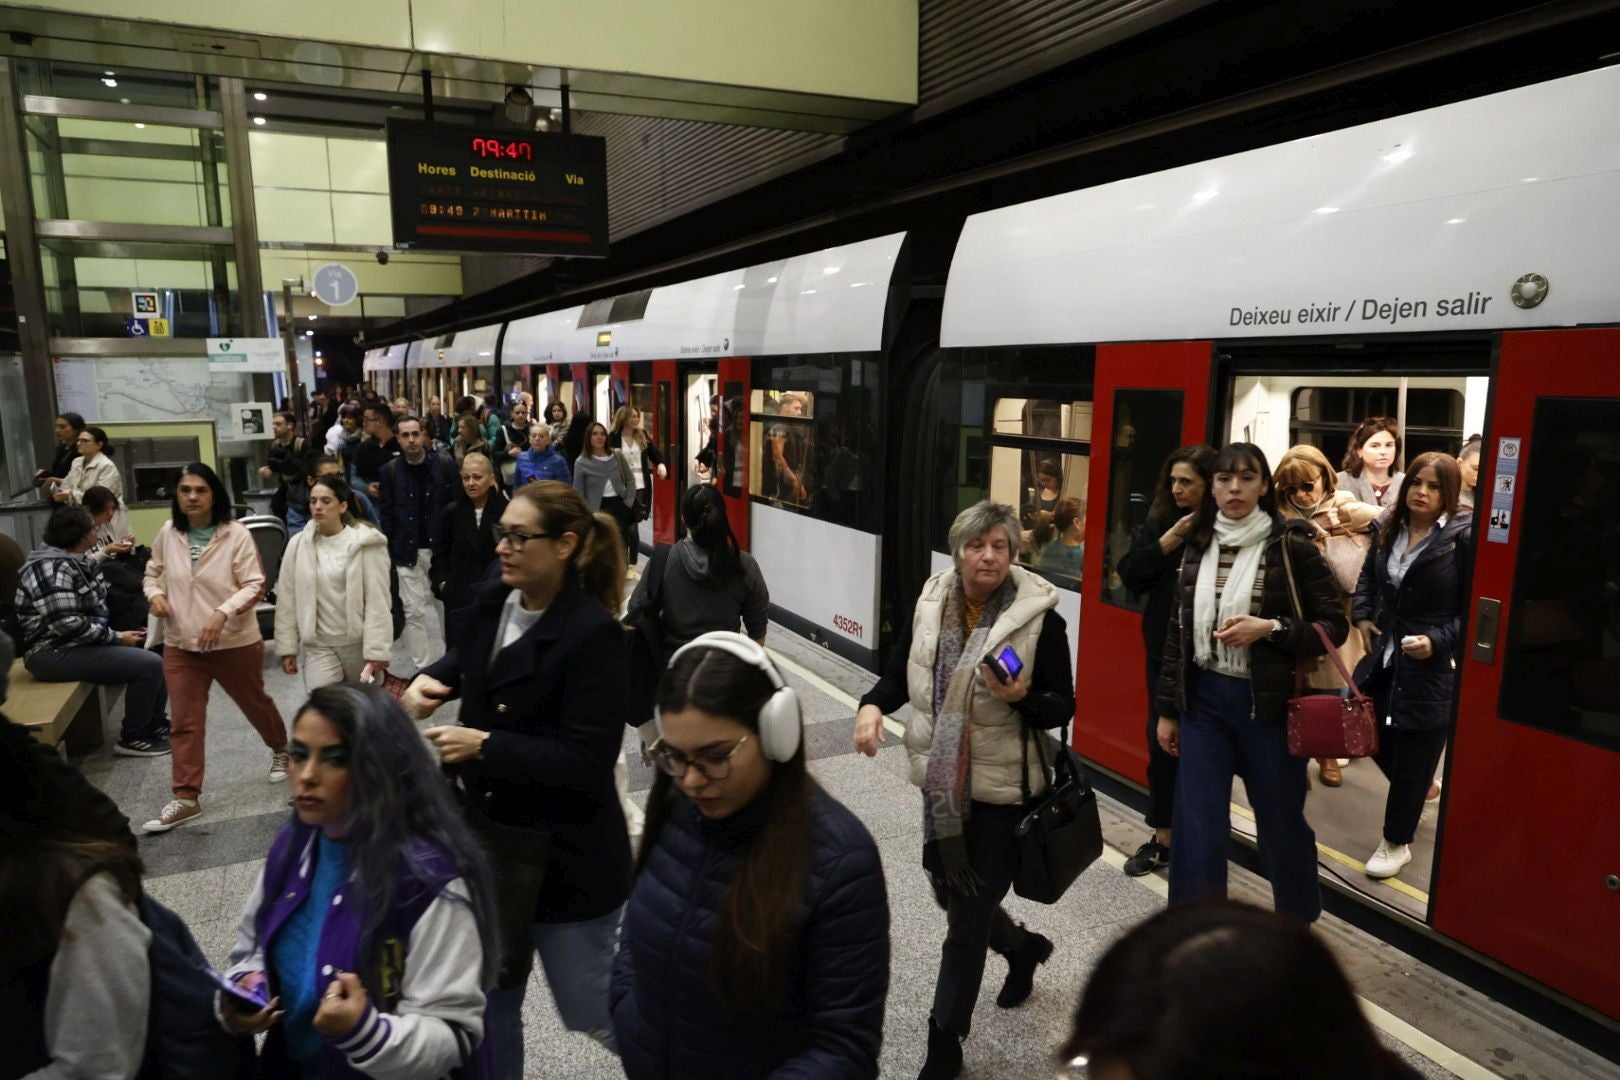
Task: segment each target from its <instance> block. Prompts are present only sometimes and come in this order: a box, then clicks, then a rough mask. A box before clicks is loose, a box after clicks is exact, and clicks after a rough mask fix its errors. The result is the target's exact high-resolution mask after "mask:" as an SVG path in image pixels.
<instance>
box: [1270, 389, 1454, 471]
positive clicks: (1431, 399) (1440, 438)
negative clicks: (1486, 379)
mask: <svg viewBox="0 0 1620 1080" xmlns="http://www.w3.org/2000/svg"><path fill="white" fill-rule="evenodd" d="M1413 381H1414V380H1408V385H1407V389H1406V402H1405V415H1404V417H1403V416H1402V408H1401V390H1400V386H1399V383H1398V382H1397V383H1395V384H1392V385H1389V386H1366V385H1360V386H1304V387H1300V388H1299V389H1297V390H1295V391H1294V394H1293V401H1292V412H1291V414H1290V417H1291V418H1290V420H1289V425H1288V438H1289V445H1290V446H1297V445H1299V444H1300V443H1305V444H1308V445H1310V446H1314V447H1316V448H1318V449H1319V450H1321V451H1322V452H1323V453H1324V454H1326V455H1327V457H1328V460H1329V461H1331V462H1334V463H1335V464H1336V463H1338V462H1339V461H1341V460H1342V459H1343V458H1344V452H1345V449H1346V447H1348V446H1349V445H1350V435H1351V433H1352V432H1353V431H1355V430H1356V426H1357V425H1358V424H1360V423H1361V422H1362V421H1363V420H1365V419H1367V418H1368V417H1369V416H1390V417H1395V418H1397V419H1404V421H1405V430H1406V438H1405V442H1404V446H1403V447H1402V450H1403V453H1402V455H1401V456H1402V457H1403V458H1404V459H1405V460H1406V461H1411V460H1412V459H1413V458H1415V457H1417V456H1418V455H1419V454H1426V453H1428V452H1429V451H1431V450H1437V451H1439V452H1441V453H1444V454H1454V453H1456V452H1457V447H1458V445H1459V444H1460V443H1461V442H1462V435H1463V431H1462V428H1463V422H1464V421H1463V395H1462V392H1461V391H1459V390H1454V389H1450V388H1446V387H1438V386H1414V385H1412V382H1413ZM1452 381H1457V382H1460V381H1461V380H1452Z"/></svg>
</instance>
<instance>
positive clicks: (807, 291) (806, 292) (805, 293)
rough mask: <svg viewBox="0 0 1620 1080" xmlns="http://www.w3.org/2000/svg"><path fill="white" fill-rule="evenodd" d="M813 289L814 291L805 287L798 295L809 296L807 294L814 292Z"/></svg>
mask: <svg viewBox="0 0 1620 1080" xmlns="http://www.w3.org/2000/svg"><path fill="white" fill-rule="evenodd" d="M815 291H816V290H814V289H806V290H804V292H803V293H801V294H800V295H802V296H809V295H810V294H811V293H813V292H815Z"/></svg>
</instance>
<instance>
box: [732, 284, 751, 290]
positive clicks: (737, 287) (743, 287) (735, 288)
mask: <svg viewBox="0 0 1620 1080" xmlns="http://www.w3.org/2000/svg"><path fill="white" fill-rule="evenodd" d="M746 288H748V286H747V285H733V286H732V287H731V291H732V292H738V291H740V290H742V289H746Z"/></svg>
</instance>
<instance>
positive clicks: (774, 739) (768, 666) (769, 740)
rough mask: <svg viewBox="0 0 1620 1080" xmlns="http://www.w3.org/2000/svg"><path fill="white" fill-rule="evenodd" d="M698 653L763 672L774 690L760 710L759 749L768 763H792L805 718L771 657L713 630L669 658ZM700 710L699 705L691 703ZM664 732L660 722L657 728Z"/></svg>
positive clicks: (727, 633) (756, 644) (751, 642)
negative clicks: (714, 653) (724, 656)
mask: <svg viewBox="0 0 1620 1080" xmlns="http://www.w3.org/2000/svg"><path fill="white" fill-rule="evenodd" d="M697 649H715V650H717V651H719V652H723V653H729V654H731V655H732V656H735V657H736V658H737V659H739V660H741V661H742V662H743V663H745V664H751V665H753V666H754V667H757V668H759V670H761V671H763V672H764V673H765V674H766V676H767V677H768V678H769V679H770V680H771V685H772V686H773V687H775V688H776V692H775V693H773V694H772V695H771V696H770V697H769V698H768V699H767V700H766V702H765V704H764V705H761V706H760V708H759V748H760V751H761V752H762V753H763V754H764V755H765V758H766V760H767V761H775V762H783V761H787V760H789V759H791V758H792V757H793V755H794V754H796V753H798V752H799V739H800V737H801V734H802V732H803V730H804V718H803V715H802V714H801V713H800V711H799V695H798V694H795V693H794V692H793V687H791V686H789V685H788V684H787V683H786V682H784V681H783V679H782V674H781V672H779V671H777V670H776V665H775V664H773V663H771V658H770V656H769V655H768V654H767V653H766V652H765V647H764V646H763V645H761V644H760V643H759V642H757V641H754V640H753V639H752V638H747V637H744V636H743V635H741V634H738V633H734V632H733V631H730V630H712V631H710V632H709V633H707V634H703V635H701V636H699V637H696V638H693V639H692V640H691V641H689V642H687V643H686V644H685V645H682V646H681V647H680V648H679V649H676V650H675V655H674V656H671V657H670V658H669V662H670V663H671V664H674V663H675V661H676V660H677V659H679V658H680V657H681V655H682V654H684V653H688V652H693V651H695V650H697ZM694 704H696V705H697V706H698V707H699V708H702V707H703V703H702V702H694ZM659 728H660V730H662V728H663V724H662V722H660V724H659Z"/></svg>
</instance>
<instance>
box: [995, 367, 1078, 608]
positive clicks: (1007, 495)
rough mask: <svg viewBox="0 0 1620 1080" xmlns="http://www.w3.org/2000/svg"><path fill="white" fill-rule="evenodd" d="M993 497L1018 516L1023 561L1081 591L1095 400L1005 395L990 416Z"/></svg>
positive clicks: (1061, 583)
mask: <svg viewBox="0 0 1620 1080" xmlns="http://www.w3.org/2000/svg"><path fill="white" fill-rule="evenodd" d="M990 431H991V435H990V476H989V482H988V484H987V485H986V486H987V488H988V489H989V496H990V498H991V499H992V500H993V501H995V502H999V503H1005V504H1007V505H1008V506H1011V507H1013V508H1014V509H1016V510H1017V511H1018V517H1019V520H1020V522H1021V523H1022V524H1023V528H1024V533H1023V542H1022V543H1021V544H1020V546H1019V553H1018V561H1019V562H1020V563H1023V564H1024V565H1025V566H1028V567H1031V568H1033V569H1037V570H1040V571H1041V572H1042V573H1043V574H1045V576H1046V577H1047V578H1048V579H1049V580H1050V581H1052V583H1053V584H1055V585H1058V586H1060V587H1062V588H1067V589H1079V588H1080V568H1081V563H1082V562H1083V561H1084V558H1085V551H1086V547H1085V522H1086V488H1087V485H1088V484H1089V483H1090V480H1091V402H1089V401H1072V402H1071V401H1060V400H1055V399H1051V398H1026V397H1011V396H1008V397H998V398H996V399H995V401H994V402H993V404H992V406H991V413H990Z"/></svg>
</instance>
